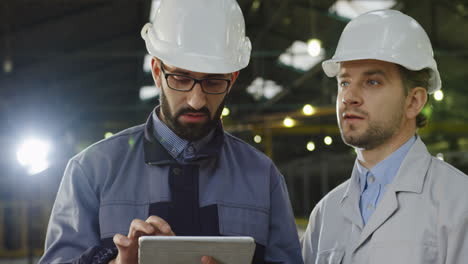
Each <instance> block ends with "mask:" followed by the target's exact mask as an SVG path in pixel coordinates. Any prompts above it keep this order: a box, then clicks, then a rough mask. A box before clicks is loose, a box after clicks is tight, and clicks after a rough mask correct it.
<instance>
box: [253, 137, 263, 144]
mask: <svg viewBox="0 0 468 264" xmlns="http://www.w3.org/2000/svg"><path fill="white" fill-rule="evenodd" d="M254 141H255V143H257V144H258V143H260V142H262V137H261V136H260V135H255V137H254Z"/></svg>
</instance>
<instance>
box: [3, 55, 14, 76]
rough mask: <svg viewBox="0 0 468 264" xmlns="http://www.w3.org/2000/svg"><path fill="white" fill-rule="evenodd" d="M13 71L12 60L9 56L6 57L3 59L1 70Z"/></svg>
mask: <svg viewBox="0 0 468 264" xmlns="http://www.w3.org/2000/svg"><path fill="white" fill-rule="evenodd" d="M12 71H13V61H12V60H11V58H9V57H7V58H5V60H4V61H3V72H4V73H10V72H12Z"/></svg>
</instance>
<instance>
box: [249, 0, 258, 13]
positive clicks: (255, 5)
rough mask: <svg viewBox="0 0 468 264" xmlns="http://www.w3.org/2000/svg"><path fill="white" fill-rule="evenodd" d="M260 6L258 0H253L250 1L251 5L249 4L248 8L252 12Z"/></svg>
mask: <svg viewBox="0 0 468 264" xmlns="http://www.w3.org/2000/svg"><path fill="white" fill-rule="evenodd" d="M259 7H260V0H254V1H253V2H252V6H250V10H251V11H252V12H256V11H257V10H258V8H259Z"/></svg>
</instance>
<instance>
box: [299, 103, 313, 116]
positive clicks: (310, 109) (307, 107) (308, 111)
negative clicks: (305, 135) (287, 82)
mask: <svg viewBox="0 0 468 264" xmlns="http://www.w3.org/2000/svg"><path fill="white" fill-rule="evenodd" d="M302 112H303V113H304V115H307V116H310V115H313V114H315V113H316V112H317V110H315V108H314V107H313V106H312V105H310V104H306V105H304V107H303V108H302Z"/></svg>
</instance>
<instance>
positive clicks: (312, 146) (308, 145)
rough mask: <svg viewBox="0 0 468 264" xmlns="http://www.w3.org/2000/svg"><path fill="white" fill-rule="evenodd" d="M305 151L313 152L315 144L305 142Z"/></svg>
mask: <svg viewBox="0 0 468 264" xmlns="http://www.w3.org/2000/svg"><path fill="white" fill-rule="evenodd" d="M307 150H308V151H314V150H315V143H314V142H312V141H309V142H307Z"/></svg>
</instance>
